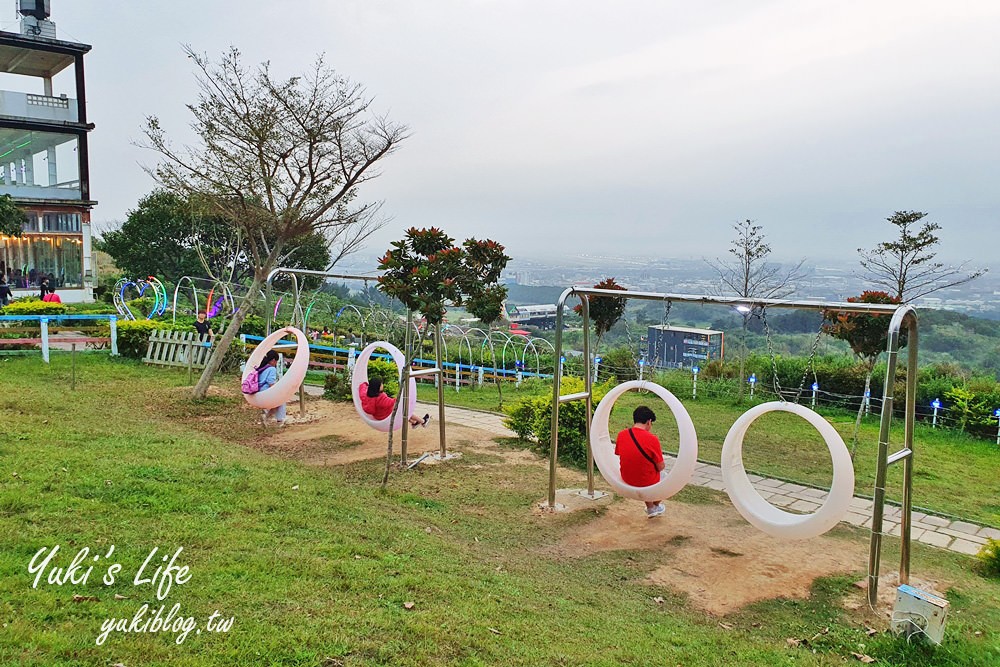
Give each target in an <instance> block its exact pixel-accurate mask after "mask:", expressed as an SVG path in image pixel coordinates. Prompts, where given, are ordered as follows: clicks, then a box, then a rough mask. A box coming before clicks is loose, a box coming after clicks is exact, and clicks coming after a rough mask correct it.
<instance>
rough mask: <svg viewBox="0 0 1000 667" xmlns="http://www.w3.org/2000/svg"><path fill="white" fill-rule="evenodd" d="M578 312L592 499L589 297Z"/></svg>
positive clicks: (591, 384) (592, 493)
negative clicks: (580, 330) (580, 321)
mask: <svg viewBox="0 0 1000 667" xmlns="http://www.w3.org/2000/svg"><path fill="white" fill-rule="evenodd" d="M580 305H581V308H580V311H581V314H582V315H583V390H584V391H585V392H587V398H585V399H584V404H585V407H586V410H587V412H586V414H585V415H584V420H583V423H584V424H585V425H586V426H585V428H586V433H585V436H586V438H587V495H589V496H590V497H591V498H593V497H594V450H593V449H591V447H590V420H591V419H593V417H594V400H593V396H594V392H593V388H594V383H593V382H591V380H590V373H589V372H588V371H589V370H590V364H591V358H590V297H583V298H581V299H580ZM594 377H595V379H596V377H597V372H596V369H595V372H594Z"/></svg>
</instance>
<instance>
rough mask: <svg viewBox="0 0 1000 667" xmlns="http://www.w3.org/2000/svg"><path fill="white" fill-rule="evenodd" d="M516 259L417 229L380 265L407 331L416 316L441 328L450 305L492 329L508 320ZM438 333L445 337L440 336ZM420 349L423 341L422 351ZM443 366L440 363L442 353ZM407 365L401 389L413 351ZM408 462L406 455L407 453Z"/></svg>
mask: <svg viewBox="0 0 1000 667" xmlns="http://www.w3.org/2000/svg"><path fill="white" fill-rule="evenodd" d="M509 261H510V257H508V256H507V255H506V254H504V247H503V246H502V245H500V244H499V243H497V242H496V241H491V240H483V241H480V240H477V239H474V238H471V239H467V240H466V241H465V242H463V243H462V245H460V246H456V245H455V239H453V238H452V237H450V236H448V235H447V234H446V233H445V232H444V231H442V230H440V229H437V228H435V227H431V228H430V229H416V228H413V227H411V228H410V229H408V230H407V231H406V235H405V236H404V237H403V239H402V240H400V241H394V242H393V243H392V244H391V247H390V249H389V250H388V251H386V253H385V255H383V256H382V258H381V259H380V260H379V268H381V269H382V270H383V271H384V273H383V274H382V275H381V276H379V279H378V284H379V290H381V291H382V293H384V294H385V295H386V296H388V297H390V298H392V299H396V300H397V301H399V302H401V303H402V304H403V305H404V306H405V307H406V309H407V318H406V319H407V322H406V326H407V327H410V323H411V321H412V319H413V317H412V314H413V313H414V312H416V313H418V314H420V315H421V316H423V317H424V318H425V319H426V320H427V323H428V324H429V325H433V326H435V327H437V328H439V327H440V325H441V323H442V321H443V320H444V316H445V312H446V305H447V304H451V305H454V306H463V307H464V308H465V310H467V311H468V312H469V313H471V314H472V315H473V316H474V317H478V318H479V320H480V321H481V322H482V323H483V324H485V325H487V326H488V325H490V324H492V323H493V322H495V321H497V320H498V319H500V317H501V316H502V314H503V302H504V299H505V298H507V288H506V287H504V286H503V285H501V284H499V281H500V276H501V274H502V273H503V270H504V268H505V267H506V266H507V262H509ZM437 333H440V331H438V332H437ZM417 347H418V348H419V341H418V346H417ZM438 352H439V357H438V359H439V361H440V350H439V351H438ZM404 355H406V363H405V364H404V368H403V376H402V380H401V386H404V387H405V386H407V385H408V384H409V374H410V362H411V361H412V359H413V351H412V350H404ZM401 399H402V396H400V397H399V400H397V401H396V404H395V406H393V410H392V415H391V417H390V419H392V420H395V419H396V413H397V411H398V410H399V406H400V404H401V403H402V400H401ZM392 437H393V432H392V430H391V429H390V431H389V438H388V445H387V449H386V458H385V474H384V475H383V477H382V486H383V487H385V485H386V484H387V483H388V480H389V466H390V464H391V462H392ZM402 456H403V462H404V463H405V462H406V452H405V451H404V452H402Z"/></svg>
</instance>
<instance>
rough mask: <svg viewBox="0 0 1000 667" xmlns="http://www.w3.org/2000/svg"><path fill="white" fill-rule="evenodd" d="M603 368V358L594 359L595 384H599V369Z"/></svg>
mask: <svg viewBox="0 0 1000 667" xmlns="http://www.w3.org/2000/svg"><path fill="white" fill-rule="evenodd" d="M600 367H601V358H600V357H594V382H595V383H596V382H597V369H598V368H600Z"/></svg>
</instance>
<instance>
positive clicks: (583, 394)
mask: <svg viewBox="0 0 1000 667" xmlns="http://www.w3.org/2000/svg"><path fill="white" fill-rule="evenodd" d="M588 396H590V392H589V391H581V392H578V393H576V394H566V395H565V396H560V397H559V402H560V403H569V402H570V401H582V400H583V399H585V398H587V397H588Z"/></svg>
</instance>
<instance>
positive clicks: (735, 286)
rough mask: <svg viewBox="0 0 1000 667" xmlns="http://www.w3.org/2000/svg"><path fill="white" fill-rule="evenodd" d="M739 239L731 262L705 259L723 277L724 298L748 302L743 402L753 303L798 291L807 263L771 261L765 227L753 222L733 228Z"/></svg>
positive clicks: (721, 291) (743, 339)
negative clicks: (784, 265) (788, 265)
mask: <svg viewBox="0 0 1000 667" xmlns="http://www.w3.org/2000/svg"><path fill="white" fill-rule="evenodd" d="M733 229H734V230H735V231H736V237H735V238H734V239H733V240H732V241H731V242H730V248H729V254H730V255H731V257H729V258H728V259H719V258H716V259H715V260H714V261H713V260H707V259H706V260H705V262H706V263H707V264H708V265H709V266H711V267H712V268H713V269H715V271H716V273H718V274H719V288H718V292H719V294H720V295H728V296H738V297H741V298H744V299H746V300H747V305H746V307H745V308H744V307H741V308H738V309H737V310H738V311H739V313H740V316H741V317H742V320H743V328H742V331H741V334H740V359H739V361H740V378H739V379H740V382H739V385H740V388H739V397H740V400H743V391H744V386H743V385H744V381H743V380H744V377H743V376H744V374H745V366H746V353H747V346H746V339H747V326H748V324H749V322H750V318H752V317H753V316H754V315H755V310H754V308H753V302H754V301H755V300H757V299H782V298H784V297H786V296H789V295H790V294H792V293H793V292H794V291H795V282H796V281H798V280H800V279H801V278H802V277H803V276H804V275H805V273H804V271H803V270H802V265H803V264H804V263H805V260H804V259H802V260H799V262H798V263H797V264H795V265H793V266H791V267H783V266H782V265H780V264H776V263H774V262H769V261H768V257H770V255H771V246H770V245H769V244H768V243H767V241H766V240H765V238H764V232H763V229H764V227H763V226H762V225H755V224H754V222H753V220H744V221H743V222H738V223H736V224H734V225H733Z"/></svg>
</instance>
